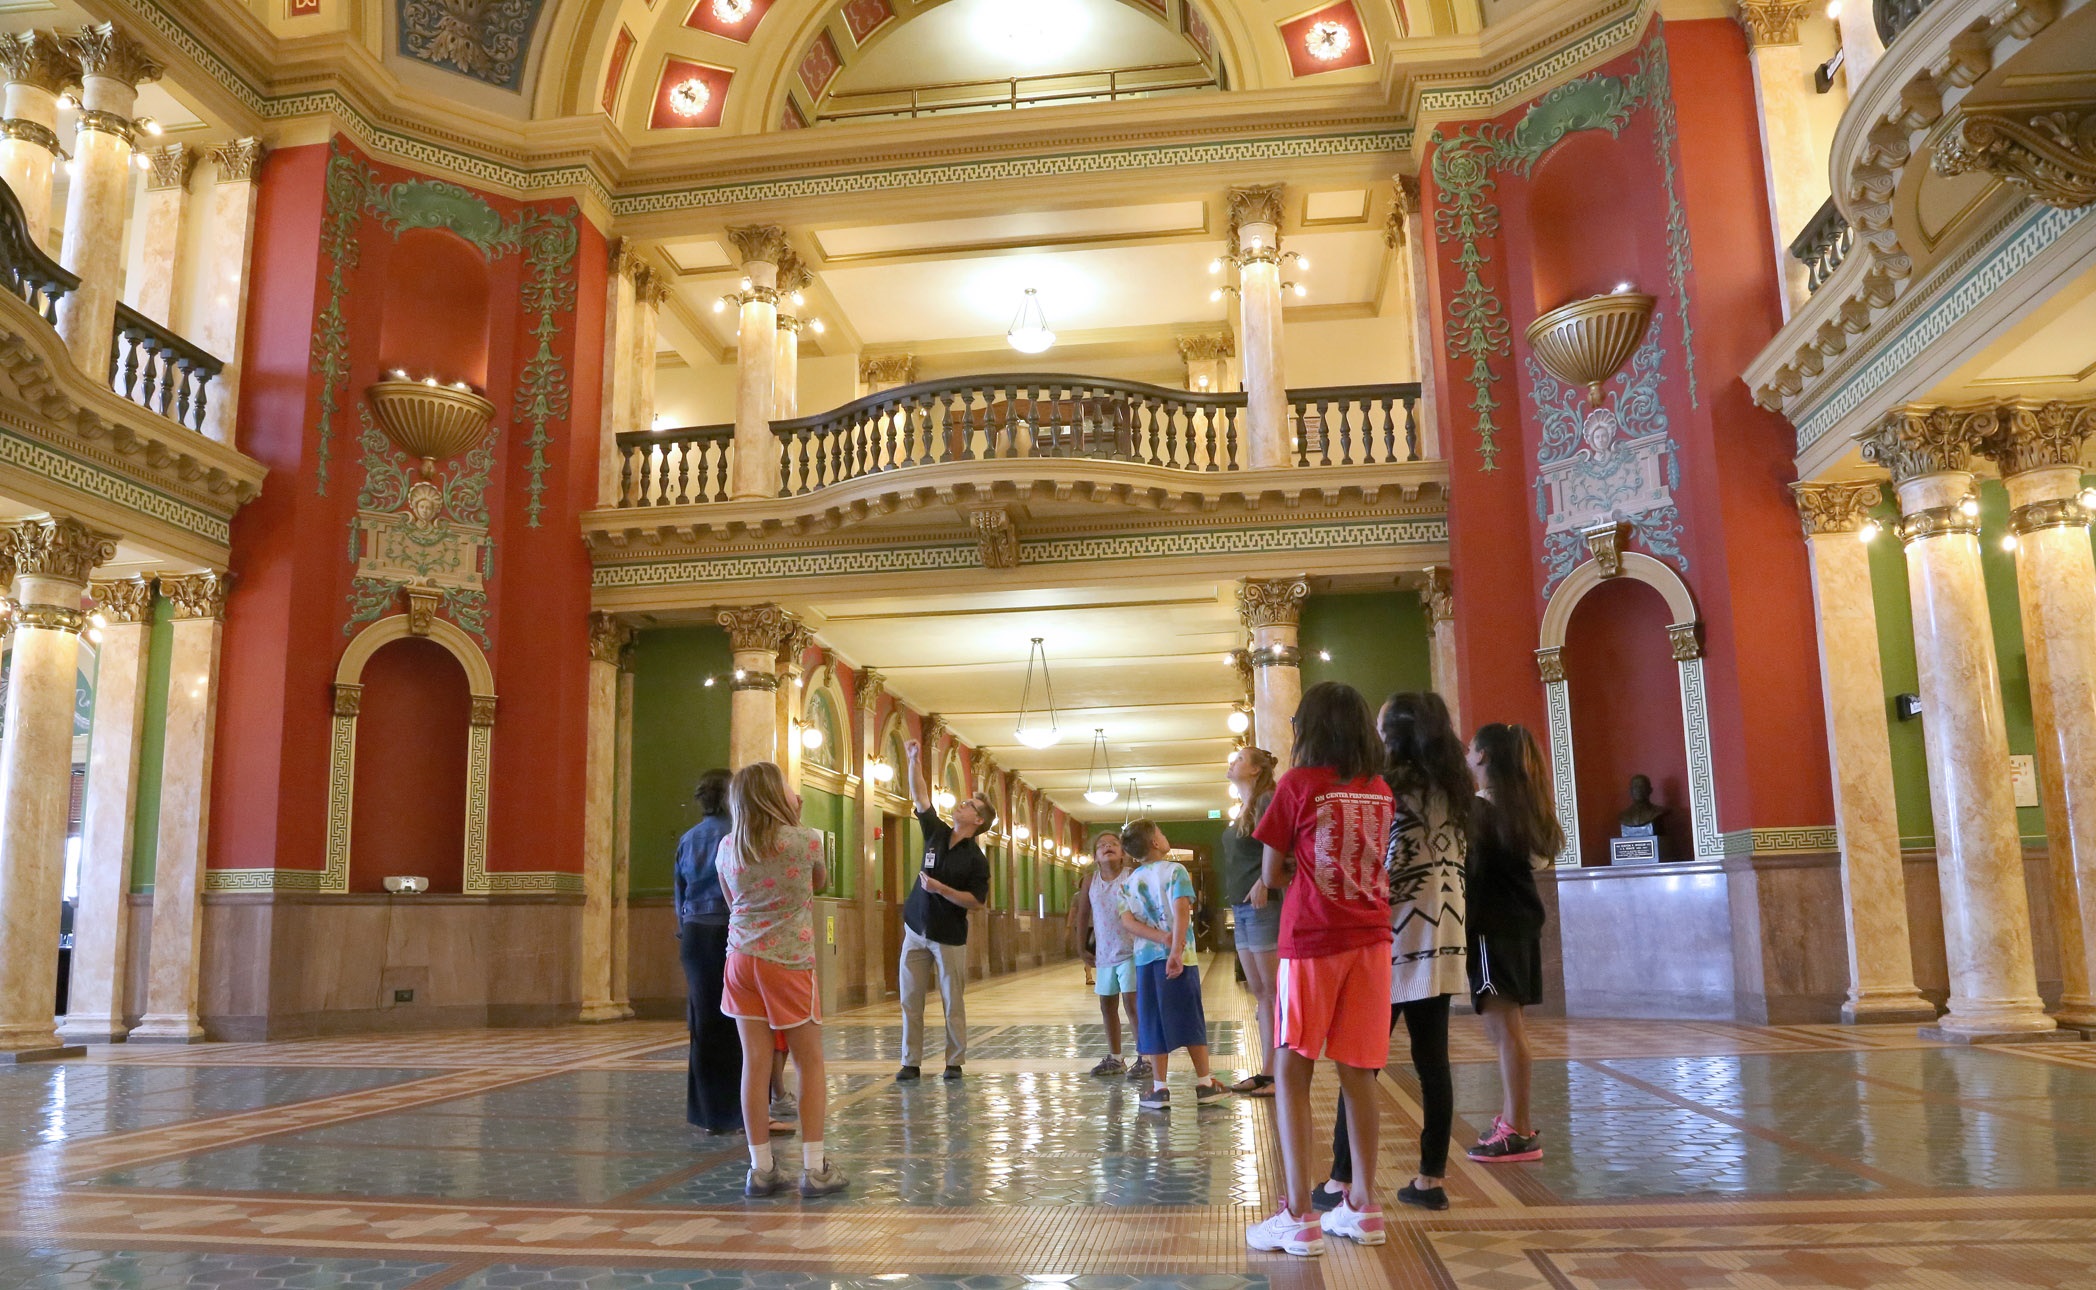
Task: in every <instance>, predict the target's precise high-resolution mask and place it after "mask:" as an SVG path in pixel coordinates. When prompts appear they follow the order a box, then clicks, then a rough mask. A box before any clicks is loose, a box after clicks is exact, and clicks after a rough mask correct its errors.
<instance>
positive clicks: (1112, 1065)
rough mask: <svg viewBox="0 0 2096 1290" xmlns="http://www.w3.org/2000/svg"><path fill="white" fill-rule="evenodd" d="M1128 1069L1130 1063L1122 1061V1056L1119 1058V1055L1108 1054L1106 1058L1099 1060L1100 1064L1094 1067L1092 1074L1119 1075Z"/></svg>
mask: <svg viewBox="0 0 2096 1290" xmlns="http://www.w3.org/2000/svg"><path fill="white" fill-rule="evenodd" d="M1127 1069H1128V1063H1126V1062H1124V1061H1122V1060H1121V1059H1120V1058H1118V1057H1114V1056H1111V1055H1109V1056H1107V1057H1105V1058H1103V1059H1101V1061H1100V1062H1099V1064H1098V1065H1097V1066H1094V1067H1092V1074H1094V1075H1119V1074H1121V1073H1122V1072H1124V1071H1126V1070H1127Z"/></svg>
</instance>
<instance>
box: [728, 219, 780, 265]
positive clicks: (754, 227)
mask: <svg viewBox="0 0 2096 1290" xmlns="http://www.w3.org/2000/svg"><path fill="white" fill-rule="evenodd" d="M728 240H729V241H730V242H732V243H734V244H735V254H737V255H738V256H740V257H742V263H744V264H750V263H752V262H755V263H762V264H778V263H781V262H782V261H784V260H785V258H786V257H787V256H788V255H791V254H792V253H793V249H792V248H791V247H789V246H788V245H787V244H786V230H785V229H782V228H780V227H779V226H778V225H776V224H745V225H742V226H740V227H737V228H731V229H729V230H728Z"/></svg>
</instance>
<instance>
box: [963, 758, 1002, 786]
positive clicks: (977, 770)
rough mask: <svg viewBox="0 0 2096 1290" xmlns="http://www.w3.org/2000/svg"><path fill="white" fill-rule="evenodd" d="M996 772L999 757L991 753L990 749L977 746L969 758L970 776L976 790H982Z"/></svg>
mask: <svg viewBox="0 0 2096 1290" xmlns="http://www.w3.org/2000/svg"><path fill="white" fill-rule="evenodd" d="M996 773H997V759H996V758H995V757H992V756H991V755H990V750H989V749H987V748H977V749H976V750H975V751H974V753H973V754H972V755H971V756H970V757H969V759H968V778H969V779H971V780H973V781H974V783H975V791H976V792H978V793H980V792H982V791H983V785H984V784H985V783H987V782H988V781H989V778H990V776H992V775H994V774H996Z"/></svg>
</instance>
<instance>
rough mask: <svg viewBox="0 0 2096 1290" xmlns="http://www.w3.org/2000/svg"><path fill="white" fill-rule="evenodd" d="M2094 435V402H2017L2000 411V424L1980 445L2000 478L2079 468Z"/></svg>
mask: <svg viewBox="0 0 2096 1290" xmlns="http://www.w3.org/2000/svg"><path fill="white" fill-rule="evenodd" d="M2091 434H2096V401H2092V402H2081V403H2065V402H2062V401H2060V400H2058V399H2054V400H2052V401H2051V402H2048V403H2038V402H2035V401H2030V400H2019V401H2017V402H2014V403H2006V404H2003V405H2002V408H2001V419H2000V424H1999V425H1998V426H1997V427H1996V428H1995V431H1994V433H1993V434H1992V435H1990V436H1988V438H1987V439H1985V440H1984V441H1983V442H1981V443H1980V445H1979V449H1978V451H1979V453H1980V455H1981V456H1983V457H1986V458H1988V459H1990V460H1992V461H1993V462H1994V463H1995V464H1996V465H1998V466H2000V467H2001V473H2002V477H2003V478H2005V479H2006V478H2008V477H2009V476H2012V475H2021V474H2023V473H2024V472H2025V471H2030V470H2043V469H2045V468H2047V467H2050V466H2076V467H2078V466H2080V465H2081V449H2082V444H2083V443H2085V442H2086V441H2087V440H2088V438H2089V436H2090V435H2091Z"/></svg>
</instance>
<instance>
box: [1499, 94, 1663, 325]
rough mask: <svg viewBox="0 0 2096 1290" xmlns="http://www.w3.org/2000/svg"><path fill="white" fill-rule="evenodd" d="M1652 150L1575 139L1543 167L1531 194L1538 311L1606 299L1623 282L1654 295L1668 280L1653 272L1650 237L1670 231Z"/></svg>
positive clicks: (1615, 139)
mask: <svg viewBox="0 0 2096 1290" xmlns="http://www.w3.org/2000/svg"><path fill="white" fill-rule="evenodd" d="M1650 161H1651V152H1650V150H1649V149H1647V148H1644V147H1641V146H1639V145H1636V144H1633V143H1631V142H1630V141H1629V140H1627V139H1624V138H1621V137H1620V136H1617V135H1612V134H1609V133H1608V132H1607V131H1605V130H1578V131H1574V132H1573V133H1571V134H1568V135H1566V136H1565V137H1564V139H1562V140H1561V141H1559V142H1558V143H1557V144H1556V145H1555V146H1553V147H1552V148H1551V149H1550V150H1549V151H1548V152H1546V153H1544V154H1543V158H1542V160H1541V161H1539V162H1537V163H1536V169H1535V173H1534V176H1533V178H1531V179H1530V181H1529V185H1528V195H1527V217H1526V219H1525V221H1524V223H1525V224H1526V227H1527V229H1528V232H1529V237H1530V245H1531V248H1532V250H1531V258H1530V262H1529V272H1530V276H1531V278H1532V281H1533V287H1534V292H1535V308H1536V312H1538V313H1541V312H1542V311H1544V310H1547V309H1555V308H1557V307H1558V306H1559V305H1562V304H1564V303H1565V302H1567V301H1570V300H1578V299H1581V298H1583V297H1586V296H1598V295H1605V294H1607V293H1608V292H1610V291H1613V290H1614V289H1615V288H1616V286H1617V284H1618V283H1623V282H1628V283H1631V284H1633V285H1638V286H1640V287H1642V288H1645V289H1649V288H1650V287H1651V286H1652V284H1653V283H1655V282H1662V281H1665V278H1666V273H1665V268H1664V257H1663V256H1662V262H1661V266H1660V270H1659V272H1658V273H1657V274H1656V275H1655V274H1653V273H1652V272H1650V271H1649V266H1648V261H1647V258H1646V252H1647V249H1648V248H1647V247H1646V245H1645V241H1646V239H1645V237H1644V236H1643V235H1644V234H1645V231H1646V230H1647V228H1648V227H1649V226H1650V224H1651V222H1652V221H1653V220H1655V219H1656V220H1657V221H1659V223H1660V225H1661V226H1662V227H1664V224H1665V220H1666V212H1665V210H1664V209H1658V210H1653V209H1650V206H1651V204H1652V203H1661V202H1663V201H1664V199H1663V197H1662V195H1661V193H1662V190H1660V189H1658V188H1657V187H1656V186H1655V184H1654V182H1653V180H1652V177H1651V175H1650V174H1649V170H1648V168H1649V166H1650Z"/></svg>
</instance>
